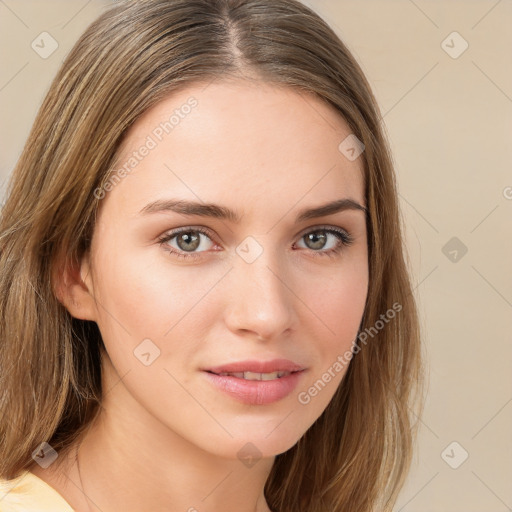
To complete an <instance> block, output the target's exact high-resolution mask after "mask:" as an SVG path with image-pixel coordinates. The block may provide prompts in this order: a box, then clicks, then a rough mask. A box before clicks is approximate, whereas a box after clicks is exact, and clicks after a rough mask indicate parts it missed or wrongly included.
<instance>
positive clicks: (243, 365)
mask: <svg viewBox="0 0 512 512" xmlns="http://www.w3.org/2000/svg"><path fill="white" fill-rule="evenodd" d="M205 370H206V371H208V372H212V373H238V372H254V373H272V372H297V371H300V370H304V367H303V366H300V365H298V364H296V363H294V362H293V361H289V360H288V359H273V360H271V361H257V360H251V361H238V362H235V363H229V364H224V365H222V366H215V367H213V368H205ZM267 382H269V381H267Z"/></svg>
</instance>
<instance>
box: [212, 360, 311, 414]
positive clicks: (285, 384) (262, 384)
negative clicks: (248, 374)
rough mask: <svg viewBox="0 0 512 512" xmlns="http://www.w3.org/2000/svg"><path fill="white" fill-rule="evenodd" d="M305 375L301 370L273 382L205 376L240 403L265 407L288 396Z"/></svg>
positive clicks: (225, 376)
mask: <svg viewBox="0 0 512 512" xmlns="http://www.w3.org/2000/svg"><path fill="white" fill-rule="evenodd" d="M223 368H225V367H223ZM231 371H233V370H231ZM245 371H253V370H245ZM274 371H279V370H274ZM281 371H290V370H281ZM257 373H270V372H269V371H268V370H266V371H264V372H262V371H259V372H257ZM303 373H304V371H303V370H299V371H296V372H294V373H290V374H289V375H286V376H284V377H281V378H278V379H273V380H245V379H239V378H238V377H233V376H228V375H216V374H215V373H210V372H209V371H205V372H204V375H206V378H207V379H208V380H209V381H210V382H212V383H213V384H214V385H215V386H216V387H217V388H218V389H220V390H221V391H224V392H225V393H227V394H228V395H230V396H231V397H233V398H234V399H236V400H238V401H239V402H242V403H245V404H249V405H265V404H271V403H273V402H277V401H278V400H281V399H283V398H284V397H286V396H288V395H289V394H290V393H291V392H292V391H293V390H294V389H295V387H296V386H297V384H298V382H299V379H300V377H301V375H302V374H303Z"/></svg>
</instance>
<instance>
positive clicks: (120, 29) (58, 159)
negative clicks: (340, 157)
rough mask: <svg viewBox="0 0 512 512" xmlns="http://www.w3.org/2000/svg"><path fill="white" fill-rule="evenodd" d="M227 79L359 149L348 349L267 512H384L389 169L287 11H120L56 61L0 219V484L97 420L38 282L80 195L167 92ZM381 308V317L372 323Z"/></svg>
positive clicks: (343, 51) (355, 77) (173, 0)
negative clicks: (291, 104)
mask: <svg viewBox="0 0 512 512" xmlns="http://www.w3.org/2000/svg"><path fill="white" fill-rule="evenodd" d="M227 75H232V76H241V75H243V76H245V77H247V76H249V75H252V76H256V77H258V79H261V80H263V81H265V82H268V83H273V84H279V85H285V86H288V87H291V88H295V89H296V90H300V91H304V92H310V93H314V94H315V95H316V96H317V97H318V98H320V99H322V100H323V101H325V102H327V103H328V104H329V105H332V106H333V107H334V108H336V109H337V110H338V111H339V113H340V115H341V116H342V117H343V118H344V119H345V121H346V122H347V123H348V125H349V126H350V128H351V130H352V132H353V134H354V135H355V136H356V137H357V138H358V139H359V140H360V141H362V143H363V144H364V152H363V154H362V155H361V157H362V158H363V162H364V179H365V195H366V201H367V206H368V210H369V215H368V219H367V232H368V250H369V253H368V258H369V261H368V264H369V271H370V281H369V290H368V298H367V303H366V306H365V311H364V316H363V320H362V322H361V326H360V333H361V334H363V333H365V334H366V336H365V337H364V341H365V342H364V343H361V344H359V345H358V353H357V354H355V355H354V357H353V359H352V360H351V361H350V365H349V368H348V370H347V373H346V374H345V376H344V378H343V381H342V382H341V384H340V386H339V388H338V390H337V391H336V393H335V395H334V397H333V399H332V400H331V402H330V403H329V405H328V406H327V408H326V410H325V411H324V412H323V414H322V415H321V416H320V417H319V418H318V420H317V421H316V422H315V423H314V424H313V425H312V426H311V428H310V429H309V430H308V431H307V432H306V433H305V435H304V436H303V437H302V438H301V439H300V440H299V441H298V442H297V443H296V445H294V446H293V447H292V448H291V449H289V450H288V451H286V452H285V453H282V454H279V455H277V456H276V460H275V463H274V465H273V467H272V470H271V473H270V475H269V478H268V480H267V482H266V485H265V496H266V499H267V502H268V504H269V506H270V507H271V508H272V510H274V511H276V512H292V511H293V512H301V511H302V512H342V511H343V512H369V511H373V510H379V511H382V510H391V507H392V506H393V504H394V503H395V502H396V499H397V496H398V492H399V491H400V489H401V487H402V486H403V483H404V480H405V477H406V475H407V473H408V471H409V467H410V462H411V460H412V457H411V454H412V451H413V444H414V443H413V442H414V437H415V433H416V428H417V423H416V422H415V421H414V420H415V419H416V417H417V416H418V415H419V414H420V413H421V409H422V408H423V393H422V391H423V369H422V364H421V359H422V357H421V351H422V349H421V343H420V330H419V321H418V313H417V307H416V304H415V300H414V296H413V290H412V287H411V282H410V277H409V273H408V268H407V256H406V253H405V250H404V247H403V235H402V232H403V227H402V224H403V220H402V218H401V215H400V211H399V208H398V199H397V197H398V194H397V190H396V184H395V176H394V171H393V164H392V159H391V155H390V153H389V149H388V143H387V141H386V137H385V134H384V132H383V127H382V124H381V116H380V114H379V109H378V106H377V104H376V101H375V99H374V97H373V95H372V92H371V89H370V86H369V84H368V82H367V80H366V79H365V77H364V75H363V72H362V71H361V69H360V67H359V66H358V64H357V62H356V61H355V59H354V57H353V56H352V55H351V53H350V52H349V50H348V49H347V48H346V46H345V45H344V44H343V42H342V41H340V39H339V38H338V36H337V35H336V34H335V33H334V32H333V30H332V29H331V28H330V27H329V26H328V25H327V24H326V23H325V22H324V21H323V20H322V19H321V18H320V17H319V16H318V15H317V14H316V13H314V12H313V11H312V10H310V9H309V8H308V7H306V6H304V5H303V4H301V3H299V2H298V1H297V0H138V1H132V2H123V3H119V4H117V5H115V6H114V7H113V8H111V9H109V10H108V11H106V12H104V13H103V14H102V15H101V16H100V17H99V18H98V19H97V20H96V21H94V22H93V23H92V24H91V25H90V26H89V28H88V29H87V30H86V31H85V33H84V34H83V35H82V37H81V38H80V39H79V41H78V42H77V43H76V45H75V46H74V48H73V49H72V50H71V52H70V53H69V55H68V57H67V58H66V60H65V61H64V63H63V65H62V67H61V69H60V70H59V72H58V74H57V76H56V78H55V79H54V81H53V83H52V85H51V87H50V90H49V92H48V94H47V96H46V98H45V100H44V102H43V104H42V106H41V108H40V111H39V113H38V115H37V118H36V120H35V122H34V126H33V128H32V131H31V133H30V135H29V138H28V141H27V142H26V145H25V148H24V150H23V152H22V154H21V157H20V159H19V161H18V163H17V165H16V167H15V169H14V172H13V174H12V177H11V181H10V183H9V187H8V195H7V199H6V202H5V205H4V206H3V209H2V214H1V219H0V321H1V323H0V370H1V374H0V386H1V390H2V392H1V401H0V440H1V447H0V476H1V477H2V478H6V479H10V478H14V477H15V476H18V475H19V474H20V473H21V472H22V471H23V470H25V469H27V468H28V467H29V466H30V465H31V464H32V463H33V460H32V457H31V454H32V452H33V450H34V449H35V448H36V447H37V446H38V445H40V443H41V442H43V441H46V442H48V443H49V444H50V445H51V446H52V447H53V448H54V449H55V450H57V451H58V450H65V449H66V448H67V447H69V446H70V444H71V443H72V442H73V441H74V440H75V439H76V438H77V436H78V435H79V434H80V433H81V432H83V431H84V429H86V427H87V426H88V425H89V424H90V422H91V421H92V419H94V417H95V415H96V414H97V413H98V410H99V409H100V407H99V404H100V401H101V394H102V390H101V372H100V369H101V368H100V347H101V345H102V340H101V336H100V333H99V330H98V327H97V325H96V324H95V323H94V322H88V321H83V320H78V319H75V318H72V317H71V315H70V314H69V313H68V312H67V310H66V309H65V308H64V307H63V305H62V304H61V303H60V302H59V300H58V299H57V297H56V293H55V289H54V283H55V280H54V276H55V273H56V272H60V271H62V266H63V265H75V264H76V262H78V261H80V259H81V256H82V255H83V254H84V253H85V252H86V251H88V249H89V243H90V240H91V237H92V232H93V229H94V226H95V214H96V211H97V208H98V203H99V200H98V198H97V197H96V195H95V194H94V191H95V190H96V189H97V188H98V187H100V186H101V185H102V184H103V183H104V182H105V180H106V178H107V176H108V175H109V172H111V171H112V166H113V164H114V162H115V161H116V157H117V155H118V152H119V149H120V146H121V143H122V141H123V137H124V135H125V134H126V132H127V130H128V129H129V127H130V126H132V125H133V123H134V122H135V121H136V120H137V119H138V118H139V117H140V116H141V115H142V114H143V113H144V112H145V111H146V110H148V109H149V108H150V107H152V106H153V105H155V104H156V103H157V102H159V101H160V100H162V99H164V98H165V97H166V96H168V95H169V94H170V93H171V92H172V91H176V90H178V89H181V88H184V87H187V86H188V85H191V84H194V83H199V82H204V83H207V82H210V81H212V80H214V79H218V78H220V79H221V78H222V77H224V76H227ZM340 142H341V141H340ZM392 305H395V306H393V308H392ZM390 308H391V309H392V310H393V311H395V314H394V315H393V317H391V315H390V317H391V318H392V319H389V320H387V321H386V322H385V324H384V322H383V320H382V317H383V316H386V312H387V311H389V310H390ZM386 318H388V317H387V316H386ZM368 335H370V338H371V339H368ZM360 341H363V337H361V338H360Z"/></svg>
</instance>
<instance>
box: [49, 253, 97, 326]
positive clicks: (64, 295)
mask: <svg viewBox="0 0 512 512" xmlns="http://www.w3.org/2000/svg"><path fill="white" fill-rule="evenodd" d="M53 289H54V292H55V295H56V297H57V299H58V301H59V302H60V303H61V304H62V305H63V306H64V307H65V308H66V309H67V310H68V311H69V313H70V314H71V316H73V317H75V318H79V319H81V320H92V321H96V320H97V308H96V300H95V298H94V287H93V284H92V276H91V266H90V254H89V252H87V253H86V254H85V255H84V256H83V257H82V258H81V260H80V261H77V260H70V259H68V258H66V257H59V258H58V262H57V264H56V265H55V268H54V272H53Z"/></svg>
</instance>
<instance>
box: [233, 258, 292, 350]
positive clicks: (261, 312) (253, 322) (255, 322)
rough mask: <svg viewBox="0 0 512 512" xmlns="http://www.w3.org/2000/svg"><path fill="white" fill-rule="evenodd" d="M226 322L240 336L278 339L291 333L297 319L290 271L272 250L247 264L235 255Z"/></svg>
mask: <svg viewBox="0 0 512 512" xmlns="http://www.w3.org/2000/svg"><path fill="white" fill-rule="evenodd" d="M226 287H227V290H228V292H227V293H228V297H229V299H228V300H227V302H226V304H225V306H226V309H225V322H226V324H227V326H228V328H229V329H230V330H231V331H232V332H234V333H235V334H238V335H244V336H249V335H251V334H252V336H254V337H256V338H258V339H261V340H265V341H270V340H279V339H282V338H283V337H284V336H286V335H287V334H289V331H291V330H292V328H293V323H294V321H295V309H294V300H295V297H294V294H293V292H292V290H293V286H292V283H291V282H290V277H289V274H288V273H287V272H286V271H285V269H284V268H282V266H279V264H278V262H277V259H276V258H273V257H271V254H270V251H264V252H263V254H261V255H260V256H259V257H258V258H257V259H256V260H255V261H253V262H252V263H248V262H246V261H244V260H243V259H242V258H239V257H237V258H235V261H234V268H233V270H232V271H231V272H230V278H229V282H228V283H226Z"/></svg>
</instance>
